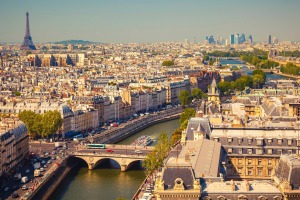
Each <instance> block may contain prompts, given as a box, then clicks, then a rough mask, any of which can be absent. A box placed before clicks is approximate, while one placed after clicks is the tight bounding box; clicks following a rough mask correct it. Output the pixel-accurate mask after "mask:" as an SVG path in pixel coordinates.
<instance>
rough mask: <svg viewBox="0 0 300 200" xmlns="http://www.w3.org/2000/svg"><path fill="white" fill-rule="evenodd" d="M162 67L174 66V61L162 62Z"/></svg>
mask: <svg viewBox="0 0 300 200" xmlns="http://www.w3.org/2000/svg"><path fill="white" fill-rule="evenodd" d="M162 66H167V67H168V66H174V61H172V60H165V61H163V63H162Z"/></svg>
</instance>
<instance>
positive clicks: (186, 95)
mask: <svg viewBox="0 0 300 200" xmlns="http://www.w3.org/2000/svg"><path fill="white" fill-rule="evenodd" d="M206 97H207V94H205V93H204V92H203V91H202V90H201V89H199V88H194V89H192V94H191V93H190V92H189V91H187V90H182V91H180V93H179V96H178V99H179V101H180V103H181V105H182V106H183V107H185V106H187V105H189V104H190V103H191V102H192V99H203V98H206Z"/></svg>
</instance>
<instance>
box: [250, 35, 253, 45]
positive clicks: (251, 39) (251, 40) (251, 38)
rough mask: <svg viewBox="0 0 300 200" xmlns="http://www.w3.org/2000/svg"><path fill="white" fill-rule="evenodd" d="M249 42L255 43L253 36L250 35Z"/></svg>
mask: <svg viewBox="0 0 300 200" xmlns="http://www.w3.org/2000/svg"><path fill="white" fill-rule="evenodd" d="M249 42H250V43H251V44H252V43H253V37H252V35H249Z"/></svg>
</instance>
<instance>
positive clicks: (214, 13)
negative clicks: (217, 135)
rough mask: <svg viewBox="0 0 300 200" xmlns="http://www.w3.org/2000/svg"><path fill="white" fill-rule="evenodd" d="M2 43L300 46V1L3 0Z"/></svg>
mask: <svg viewBox="0 0 300 200" xmlns="http://www.w3.org/2000/svg"><path fill="white" fill-rule="evenodd" d="M0 1H1V2H0V19H1V20H0V42H22V41H23V37H24V34H25V13H26V11H29V13H30V31H31V36H32V38H33V41H34V42H35V43H37V42H51V41H61V40H67V39H82V40H89V41H95V42H114V43H117V42H160V41H182V42H183V41H184V39H185V38H187V39H189V40H190V41H192V40H193V37H194V36H196V39H197V41H204V39H205V36H206V35H215V36H217V35H220V36H223V37H225V38H229V34H230V33H245V34H246V35H248V34H252V35H253V38H254V40H255V41H266V40H267V35H268V34H271V35H272V36H273V35H274V36H276V37H277V38H278V39H279V40H280V41H282V40H292V41H300V0H247V1H246V0H206V1H204V0H180V1H179V0H48V1H46V0H21V1H20V0H0Z"/></svg>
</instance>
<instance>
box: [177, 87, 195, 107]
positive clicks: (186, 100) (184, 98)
mask: <svg viewBox="0 0 300 200" xmlns="http://www.w3.org/2000/svg"><path fill="white" fill-rule="evenodd" d="M178 98H179V100H180V103H181V105H182V106H183V107H185V106H186V105H189V104H190V103H191V101H192V100H191V94H190V93H189V91H187V90H182V91H180V94H179V96H178Z"/></svg>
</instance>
